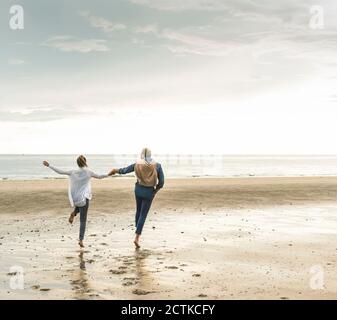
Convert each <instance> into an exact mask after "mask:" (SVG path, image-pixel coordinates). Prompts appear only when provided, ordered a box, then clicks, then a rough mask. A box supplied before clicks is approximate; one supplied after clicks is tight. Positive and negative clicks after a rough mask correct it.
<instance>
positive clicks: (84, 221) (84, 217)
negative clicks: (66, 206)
mask: <svg viewBox="0 0 337 320" xmlns="http://www.w3.org/2000/svg"><path fill="white" fill-rule="evenodd" d="M88 209H89V200H88V199H87V203H86V205H85V206H84V207H82V208H80V242H79V245H80V247H82V248H83V247H84V245H83V239H84V234H85V228H86V224H87V215H88Z"/></svg>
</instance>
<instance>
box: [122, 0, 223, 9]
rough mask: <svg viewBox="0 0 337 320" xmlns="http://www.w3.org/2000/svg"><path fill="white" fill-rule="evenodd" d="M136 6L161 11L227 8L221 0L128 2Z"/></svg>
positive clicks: (137, 0) (133, 0) (148, 0)
mask: <svg viewBox="0 0 337 320" xmlns="http://www.w3.org/2000/svg"><path fill="white" fill-rule="evenodd" d="M129 1H130V2H131V3H133V4H136V5H143V6H147V7H150V8H152V9H156V10H163V11H185V10H200V11H205V10H206V11H219V10H226V9H227V8H228V6H227V5H226V3H225V1H223V0H184V1H182V0H129Z"/></svg>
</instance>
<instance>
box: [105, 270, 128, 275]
mask: <svg viewBox="0 0 337 320" xmlns="http://www.w3.org/2000/svg"><path fill="white" fill-rule="evenodd" d="M109 272H111V273H112V274H124V273H126V271H125V270H109Z"/></svg>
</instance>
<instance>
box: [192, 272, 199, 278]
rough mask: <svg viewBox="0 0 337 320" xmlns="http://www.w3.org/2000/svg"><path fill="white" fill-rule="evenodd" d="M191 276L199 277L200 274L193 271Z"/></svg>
mask: <svg viewBox="0 0 337 320" xmlns="http://www.w3.org/2000/svg"><path fill="white" fill-rule="evenodd" d="M192 277H196V278H199V277H201V274H200V273H194V274H192Z"/></svg>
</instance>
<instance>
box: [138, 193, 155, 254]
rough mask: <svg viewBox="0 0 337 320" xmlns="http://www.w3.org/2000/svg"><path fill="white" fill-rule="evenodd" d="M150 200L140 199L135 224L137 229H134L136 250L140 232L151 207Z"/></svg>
mask: <svg viewBox="0 0 337 320" xmlns="http://www.w3.org/2000/svg"><path fill="white" fill-rule="evenodd" d="M151 203H152V199H144V198H143V199H142V204H141V209H140V216H139V219H138V222H137V226H136V227H137V229H136V238H135V245H136V247H137V248H139V238H140V235H141V234H142V230H143V227H144V223H145V220H146V217H147V214H148V213H149V210H150V207H151Z"/></svg>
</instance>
